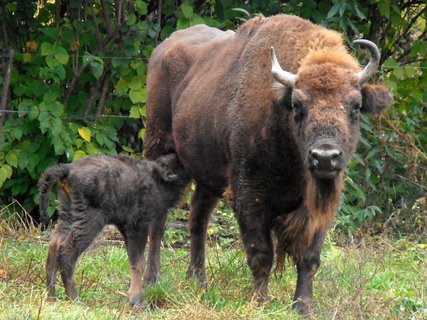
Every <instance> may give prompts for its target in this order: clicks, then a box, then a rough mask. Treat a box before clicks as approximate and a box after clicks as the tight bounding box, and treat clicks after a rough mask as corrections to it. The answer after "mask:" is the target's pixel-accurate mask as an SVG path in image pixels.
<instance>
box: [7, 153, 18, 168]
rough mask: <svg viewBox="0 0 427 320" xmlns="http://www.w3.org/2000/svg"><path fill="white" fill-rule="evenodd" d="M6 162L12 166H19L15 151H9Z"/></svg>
mask: <svg viewBox="0 0 427 320" xmlns="http://www.w3.org/2000/svg"><path fill="white" fill-rule="evenodd" d="M6 162H7V163H8V164H10V165H11V166H12V167H15V168H17V167H18V157H17V156H16V154H14V153H11V152H9V153H8V154H7V155H6Z"/></svg>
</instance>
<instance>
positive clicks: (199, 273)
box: [187, 268, 208, 289]
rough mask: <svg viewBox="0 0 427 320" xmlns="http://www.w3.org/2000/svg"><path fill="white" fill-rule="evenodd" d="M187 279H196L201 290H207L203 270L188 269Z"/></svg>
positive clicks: (206, 281)
mask: <svg viewBox="0 0 427 320" xmlns="http://www.w3.org/2000/svg"><path fill="white" fill-rule="evenodd" d="M187 278H188V279H196V280H197V281H198V282H199V284H200V286H201V287H202V288H203V289H207V288H208V279H207V277H206V272H205V270H204V269H202V270H195V269H193V268H189V269H188V271H187Z"/></svg>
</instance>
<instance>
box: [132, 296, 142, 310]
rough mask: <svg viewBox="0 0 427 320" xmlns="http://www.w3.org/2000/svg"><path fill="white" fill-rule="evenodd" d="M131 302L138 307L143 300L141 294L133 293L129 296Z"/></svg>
mask: <svg viewBox="0 0 427 320" xmlns="http://www.w3.org/2000/svg"><path fill="white" fill-rule="evenodd" d="M129 304H130V305H131V306H132V307H134V308H138V307H140V306H141V305H142V302H141V294H140V293H137V294H133V295H131V296H130V297H129Z"/></svg>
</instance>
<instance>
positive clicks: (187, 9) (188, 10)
mask: <svg viewBox="0 0 427 320" xmlns="http://www.w3.org/2000/svg"><path fill="white" fill-rule="evenodd" d="M181 10H182V13H183V14H184V17H186V18H191V17H192V16H193V7H192V6H190V5H189V4H187V3H183V4H182V5H181Z"/></svg>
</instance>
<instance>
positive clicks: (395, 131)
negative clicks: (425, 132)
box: [382, 117, 427, 160]
mask: <svg viewBox="0 0 427 320" xmlns="http://www.w3.org/2000/svg"><path fill="white" fill-rule="evenodd" d="M382 119H383V120H384V121H385V123H387V125H388V126H389V128H390V129H392V130H393V132H394V133H395V134H397V135H398V136H399V137H400V138H402V139H403V140H404V141H405V142H406V143H407V144H409V145H410V146H411V147H412V148H414V149H415V150H416V152H417V154H419V155H420V156H421V158H423V159H424V160H427V155H426V154H425V153H424V152H423V151H422V150H420V149H419V148H418V147H417V146H416V145H415V144H414V143H413V142H412V141H411V140H410V139H408V138H407V136H406V135H405V134H404V133H402V132H400V131H399V129H397V128H396V127H395V126H394V124H393V123H391V121H390V120H389V119H387V118H386V117H382Z"/></svg>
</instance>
